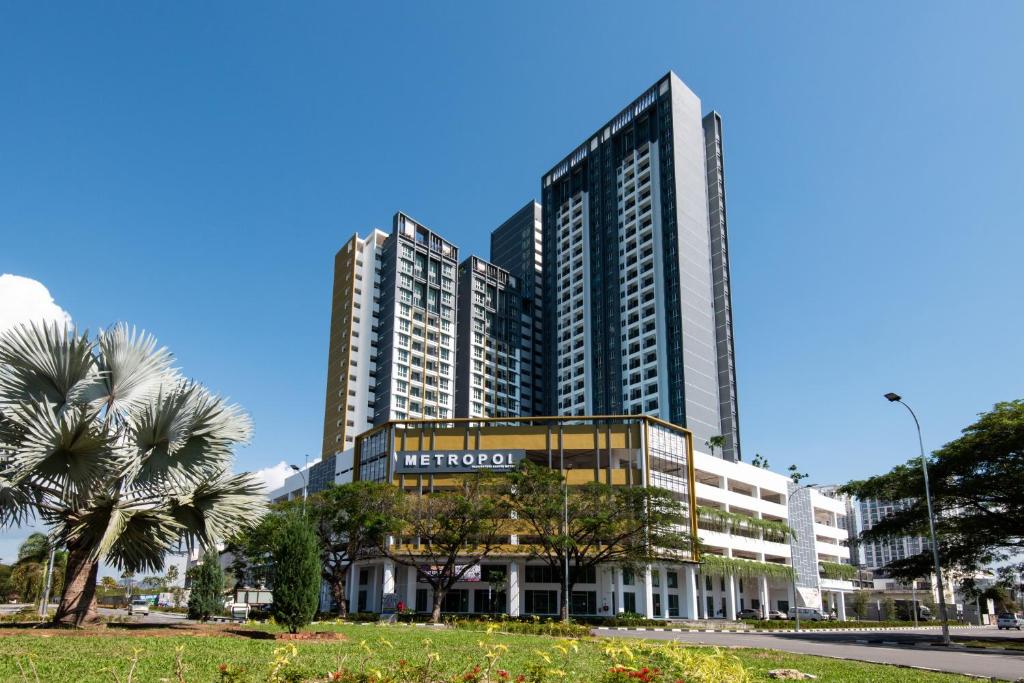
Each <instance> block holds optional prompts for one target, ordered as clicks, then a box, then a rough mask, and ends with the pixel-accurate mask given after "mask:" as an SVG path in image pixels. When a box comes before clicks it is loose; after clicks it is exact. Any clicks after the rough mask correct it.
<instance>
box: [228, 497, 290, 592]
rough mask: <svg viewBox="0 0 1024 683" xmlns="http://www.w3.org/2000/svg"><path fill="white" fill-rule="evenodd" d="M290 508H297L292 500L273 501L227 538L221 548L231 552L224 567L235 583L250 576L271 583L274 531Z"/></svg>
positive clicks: (254, 580) (256, 580) (243, 580)
mask: <svg viewBox="0 0 1024 683" xmlns="http://www.w3.org/2000/svg"><path fill="white" fill-rule="evenodd" d="M292 509H298V508H297V506H296V505H294V503H293V502H288V503H276V504H274V505H272V506H271V508H270V511H269V513H268V514H266V515H264V517H263V519H261V520H260V523H259V524H257V525H255V526H253V527H250V528H248V529H244V530H242V531H241V532H239V533H237V534H235V535H234V536H232V537H231V538H230V539H229V540H228V541H227V543H226V544H225V546H224V552H225V553H230V554H231V564H230V565H228V570H229V571H230V573H231V575H232V577H233V578H234V585H235V586H245V585H246V583H247V582H248V581H249V580H250V579H252V580H251V583H253V584H261V583H262V584H264V585H269V584H271V583H273V563H272V561H271V554H272V553H273V552H274V543H275V539H276V537H277V532H278V530H279V529H280V527H281V525H282V524H283V523H284V520H285V516H286V514H287V513H288V511H289V510H292ZM253 575H256V576H253ZM251 587H256V586H255V585H253V586H251Z"/></svg>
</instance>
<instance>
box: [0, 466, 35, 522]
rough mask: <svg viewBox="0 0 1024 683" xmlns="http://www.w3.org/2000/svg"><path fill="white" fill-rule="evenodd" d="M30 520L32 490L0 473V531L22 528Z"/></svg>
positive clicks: (31, 513) (31, 516) (31, 515)
mask: <svg viewBox="0 0 1024 683" xmlns="http://www.w3.org/2000/svg"><path fill="white" fill-rule="evenodd" d="M32 518H33V508H32V489H31V488H30V487H29V486H28V485H26V484H24V483H20V484H19V483H16V482H15V481H13V480H12V479H11V478H9V477H8V476H7V475H6V474H5V473H4V472H2V471H0V529H4V528H7V527H12V526H23V525H25V524H27V523H28V522H31V521H32Z"/></svg>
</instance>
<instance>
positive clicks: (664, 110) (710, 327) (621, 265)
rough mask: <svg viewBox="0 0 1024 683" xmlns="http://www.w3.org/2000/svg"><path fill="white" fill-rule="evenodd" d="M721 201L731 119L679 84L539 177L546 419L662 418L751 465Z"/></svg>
mask: <svg viewBox="0 0 1024 683" xmlns="http://www.w3.org/2000/svg"><path fill="white" fill-rule="evenodd" d="M708 119H710V124H709V123H708ZM709 160H710V161H713V162H714V163H713V164H709ZM724 188H725V184H724V167H723V165H722V163H721V119H720V117H718V115H717V114H715V113H712V114H709V115H708V117H707V118H705V117H702V116H701V103H700V99H699V98H698V97H697V96H696V95H695V94H694V93H693V92H692V91H691V90H690V89H689V88H687V87H686V85H685V84H683V82H682V81H681V80H680V79H679V78H678V77H677V76H676V75H675V74H673V73H671V72H670V73H668V74H667V75H665V76H664V77H663V78H662V79H660V80H659V81H658V82H657V83H655V84H654V85H653V86H651V87H650V88H649V89H647V90H646V91H645V92H644V93H643V94H642V95H640V97H638V98H637V99H636V100H634V101H633V102H632V103H630V104H629V106H628V107H626V108H625V109H623V110H622V111H621V112H619V113H618V114H617V115H616V116H615V117H613V118H612V119H611V120H610V121H608V122H607V123H606V124H605V125H603V126H601V127H600V128H599V129H598V130H597V131H596V132H594V133H593V134H592V135H590V136H588V137H587V138H586V139H585V140H584V141H583V143H582V144H580V145H579V146H577V147H576V148H575V149H573V150H572V151H571V152H570V153H569V154H568V155H567V156H566V157H565V158H564V159H562V160H561V161H559V162H558V163H557V164H555V166H554V167H553V168H552V169H551V170H550V171H548V172H547V173H545V174H544V175H543V176H542V178H541V196H542V201H541V205H542V217H543V229H542V231H541V232H542V239H543V299H544V311H543V320H544V323H543V329H544V332H545V334H544V359H545V373H544V376H545V383H544V384H545V399H546V411H547V412H548V413H549V414H552V415H615V414H623V413H645V414H648V415H654V416H657V417H660V418H661V419H664V420H667V421H669V422H672V423H674V424H678V425H681V426H684V427H687V428H688V429H690V430H691V431H692V432H693V433H694V436H695V441H696V443H697V444H698V445H703V444H704V443H705V442H708V441H710V440H711V439H712V437H716V436H722V437H724V445H723V446H722V448H721V449H716V455H722V456H723V457H725V458H726V459H729V460H739V459H740V446H739V428H738V409H737V399H736V380H735V362H734V358H733V349H732V314H731V297H730V292H729V267H728V253H727V250H726V247H727V239H726V222H725V211H724V207H725V191H724Z"/></svg>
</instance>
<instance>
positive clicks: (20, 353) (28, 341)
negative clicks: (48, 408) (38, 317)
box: [0, 323, 96, 410]
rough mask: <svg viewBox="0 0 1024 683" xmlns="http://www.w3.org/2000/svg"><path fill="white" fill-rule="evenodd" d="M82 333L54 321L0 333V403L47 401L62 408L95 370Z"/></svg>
mask: <svg viewBox="0 0 1024 683" xmlns="http://www.w3.org/2000/svg"><path fill="white" fill-rule="evenodd" d="M93 348H94V347H93V343H92V342H91V341H89V338H88V336H87V335H86V334H82V335H79V334H78V332H77V331H75V330H72V329H70V328H68V327H65V326H59V325H58V324H57V323H30V324H23V325H18V326H15V327H13V328H11V329H9V330H7V331H6V332H4V334H3V335H2V336H0V406H11V405H16V404H18V403H23V402H26V401H30V402H31V401H49V402H50V403H51V404H53V405H55V406H56V407H57V409H58V410H62V409H63V408H64V405H65V404H66V403H67V402H68V397H69V395H71V394H72V393H73V392H74V391H75V388H76V386H77V385H78V384H79V383H82V382H87V381H89V379H90V378H91V377H93V376H94V375H95V373H96V359H95V358H94V357H93Z"/></svg>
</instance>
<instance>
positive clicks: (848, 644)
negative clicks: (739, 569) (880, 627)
mask: <svg viewBox="0 0 1024 683" xmlns="http://www.w3.org/2000/svg"><path fill="white" fill-rule="evenodd" d="M594 633H595V634H596V635H599V636H606V637H616V638H646V639H650V640H678V641H680V642H683V643H693V644H702V645H714V646H718V647H755V648H764V649H768V650H782V651H784V652H793V653H796V654H807V655H818V656H823V657H836V658H840V659H853V660H859V661H863V662H875V663H878V664H899V665H901V666H911V667H916V668H921V669H929V670H933V671H948V672H951V673H960V674H967V675H972V676H986V677H995V678H998V679H1005V680H1011V681H1012V680H1016V679H1017V678H1020V677H1024V651H1018V652H1013V651H996V650H976V649H970V650H967V649H957V648H954V649H945V648H941V647H932V646H928V645H926V643H928V642H933V641H935V640H937V638H938V635H939V633H940V631H939V629H938V627H936V628H934V629H931V630H928V631H921V630H916V631H915V630H908V631H878V632H865V631H858V632H855V633H842V632H830V633H816V632H814V631H801V632H800V633H794V632H779V633H675V632H670V631H616V630H613V629H595V630H594ZM1010 633H1011V632H1009V631H998V630H996V629H995V628H994V627H992V628H984V629H970V630H967V631H966V632H963V633H960V634H957V633H954V642H955V641H956V639H960V640H969V639H971V638H1002V637H1008V638H1013V639H1017V640H1018V641H1019V640H1020V637H1019V636H1017V635H1016V633H1017V632H1016V631H1013V632H1012V633H1013V634H1014V635H1012V636H1010V635H1009V634H1010Z"/></svg>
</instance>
